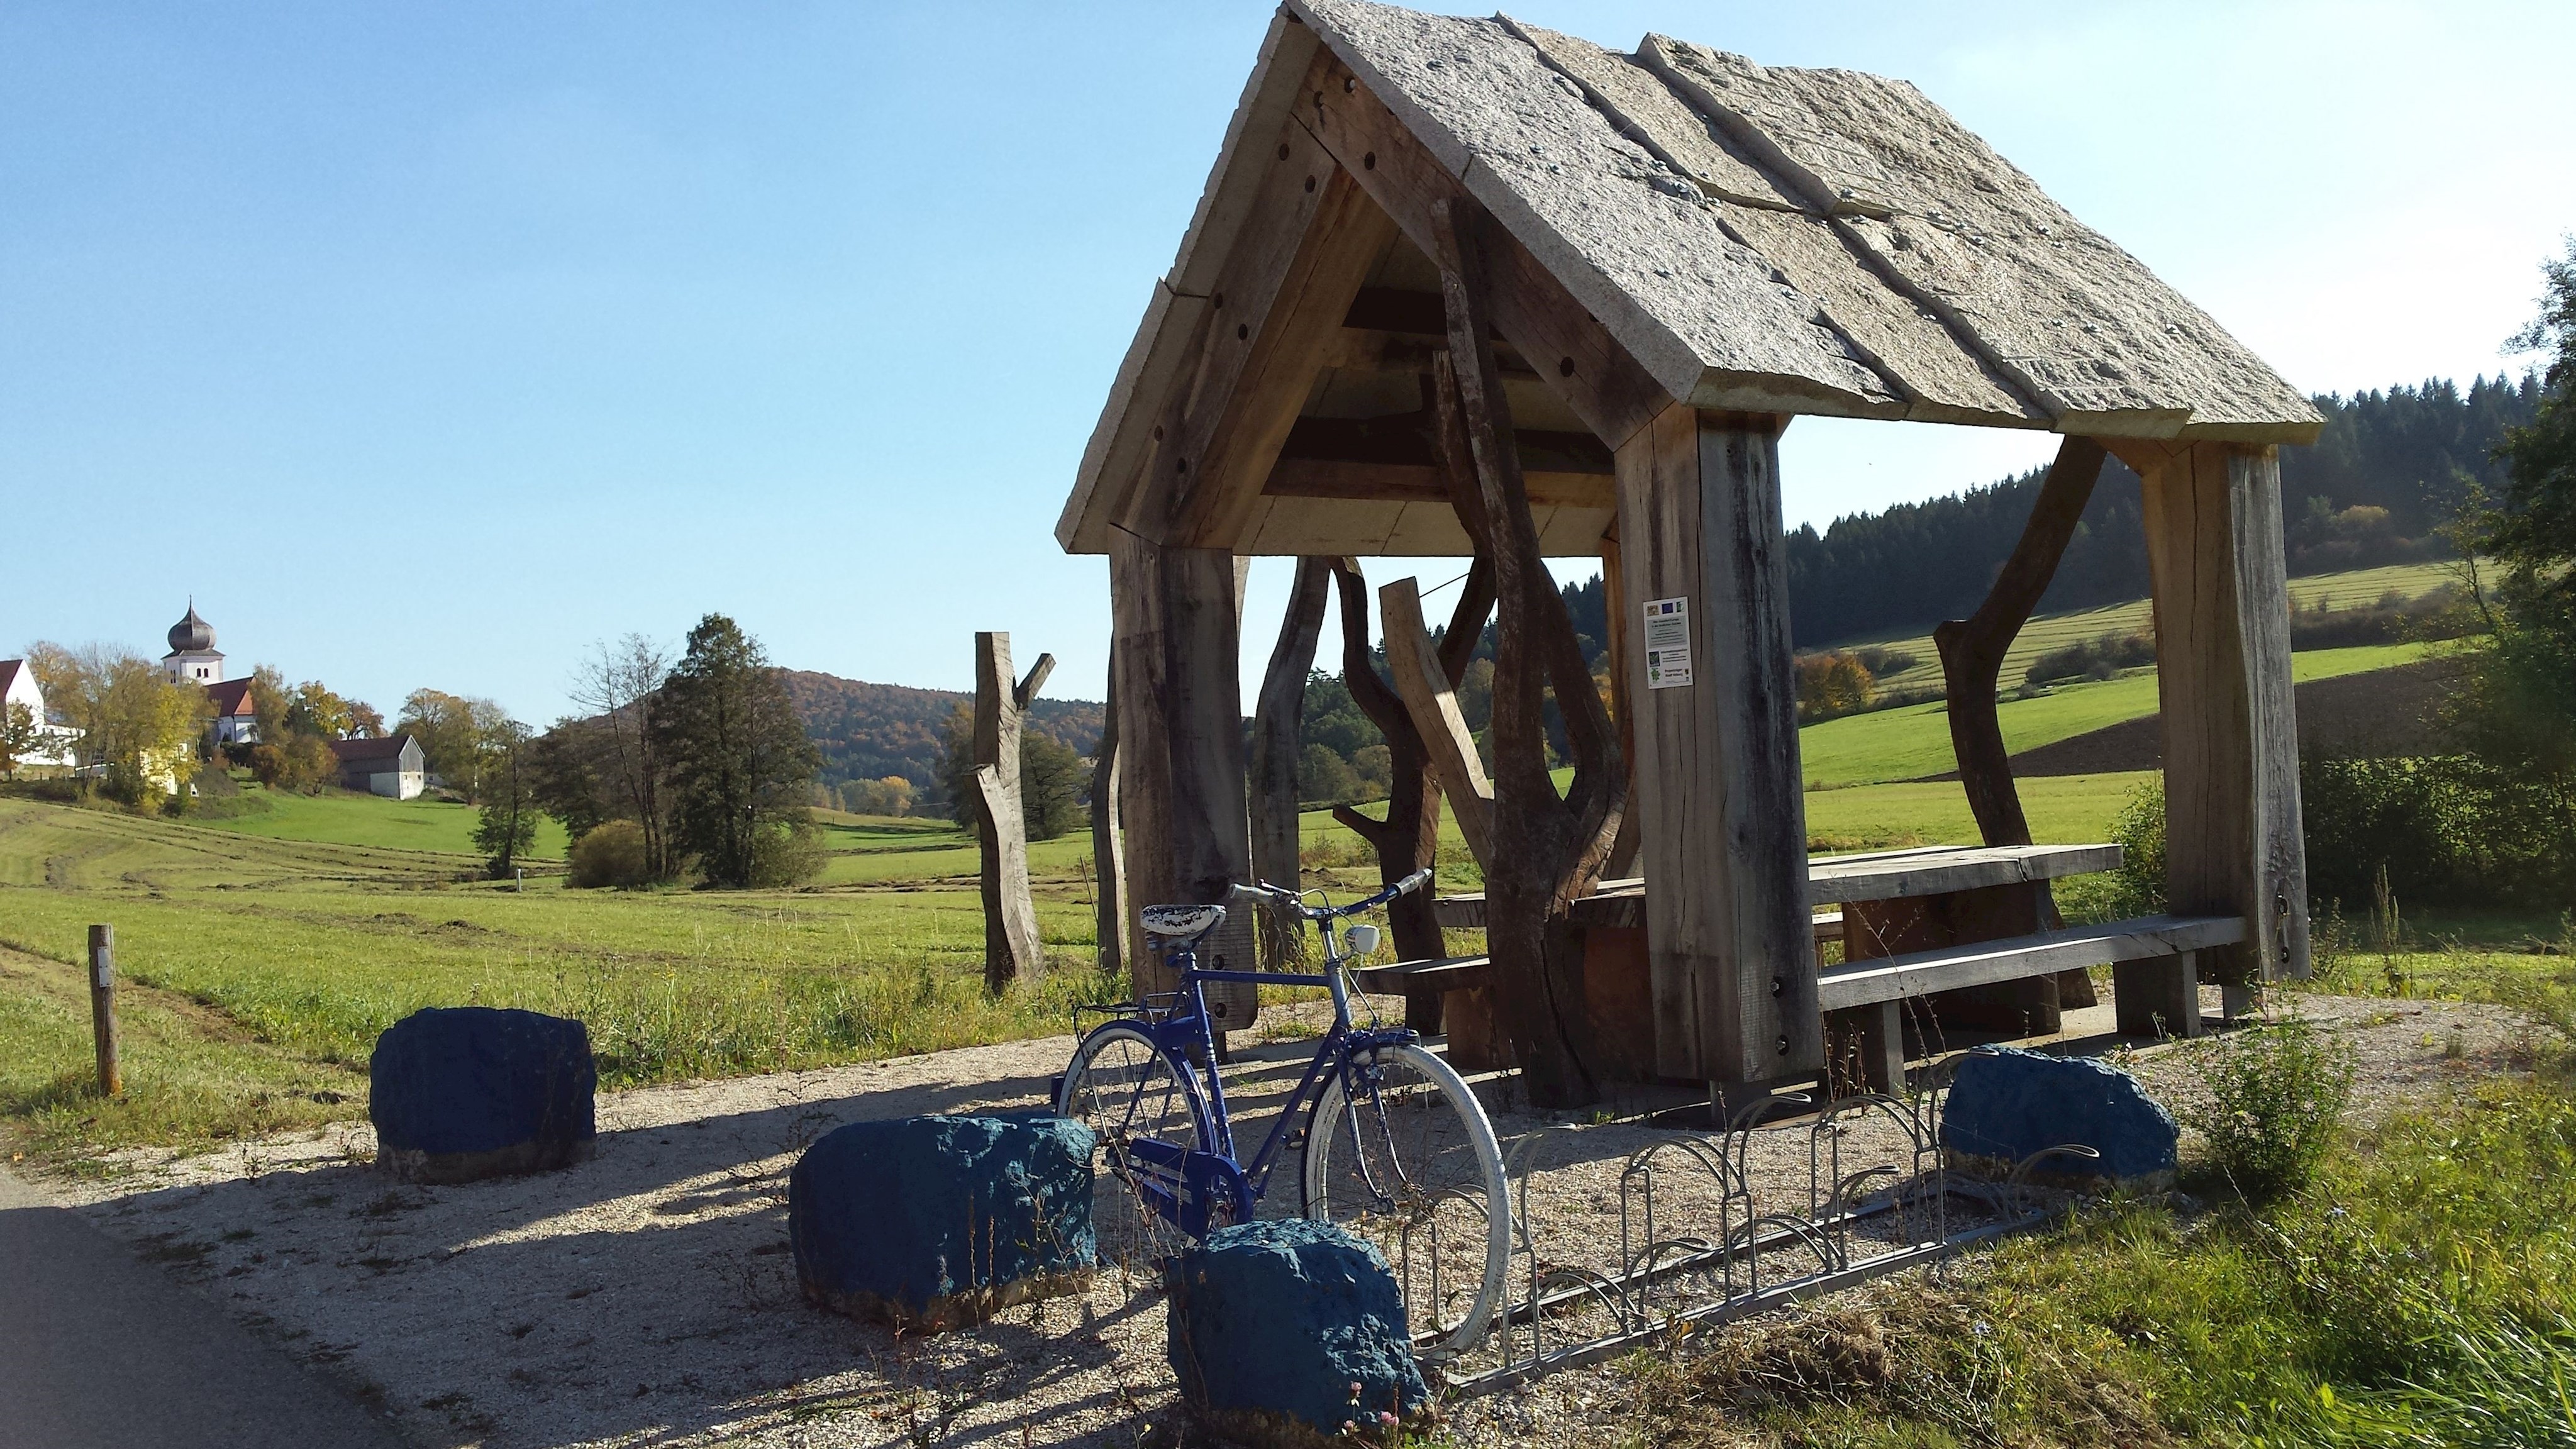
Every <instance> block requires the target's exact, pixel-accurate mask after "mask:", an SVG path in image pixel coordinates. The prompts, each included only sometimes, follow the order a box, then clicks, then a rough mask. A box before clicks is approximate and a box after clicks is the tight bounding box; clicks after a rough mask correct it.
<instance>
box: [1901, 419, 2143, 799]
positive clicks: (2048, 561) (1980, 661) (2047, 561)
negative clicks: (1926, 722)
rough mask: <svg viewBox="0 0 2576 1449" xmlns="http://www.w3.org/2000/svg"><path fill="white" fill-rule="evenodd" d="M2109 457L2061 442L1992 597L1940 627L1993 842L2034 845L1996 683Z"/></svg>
mask: <svg viewBox="0 0 2576 1449" xmlns="http://www.w3.org/2000/svg"><path fill="white" fill-rule="evenodd" d="M2104 456H2105V454H2104V453H2103V450H2102V445H2101V444H2100V443H2098V442H2096V441H2094V440H2093V439H2090V438H2069V439H2067V440H2066V441H2065V442H2064V443H2063V444H2061V445H2059V447H2058V450H2057V461H2056V462H2054V463H2052V464H2050V465H2049V469H2048V477H2047V479H2046V480H2045V481H2043V482H2042V483H2041V484H2040V489H2039V498H2038V499H2037V501H2036V502H2034V503H2033V504H2032V507H2031V512H2030V518H2029V520H2028V521H2027V522H2025V523H2024V524H2023V525H2022V532H2021V540H2020V542H2018V543H2016V544H2015V545H2014V546H2013V551H2012V557H2010V558H2008V559H2006V560H2004V566H2003V571H2002V572H2001V573H1999V574H1997V575H1995V581H1994V584H1993V585H1992V586H1991V587H1990V588H1989V589H1988V590H1987V591H1986V597H1985V601H1984V602H1983V603H1981V604H1979V605H1978V606H1977V611H1976V613H1974V614H1972V615H1970V616H1969V617H1968V618H1966V619H1953V620H1948V621H1945V622H1944V623H1942V624H1941V625H1940V626H1939V627H1937V628H1935V629H1934V630H1933V631H1932V643H1933V645H1934V646H1935V647H1936V648H1938V649H1939V650H1940V654H1941V675H1942V681H1943V683H1944V684H1945V685H1946V686H1947V688H1946V690H1945V693H1946V694H1947V695H1948V698H1949V709H1948V714H1949V721H1950V752H1951V754H1952V755H1953V756H1954V757H1956V758H1957V760H1958V762H1959V779H1960V782H1961V783H1962V785H1963V786H1964V787H1965V788H1966V790H1967V795H1968V810H1969V813H1970V814H1972V815H1974V816H1975V817H1976V819H1977V833H1978V835H1979V836H1980V837H1981V838H1983V839H1984V841H1985V842H1986V844H1988V845H2028V844H2030V822H2029V820H2028V819H2027V818H2026V817H2024V816H2023V814H2022V809H2021V795H2020V792H2018V791H2016V790H2015V789H2014V788H2013V775H2012V759H2011V756H2010V755H2009V754H2008V753H2007V752H2006V751H2005V749H2004V733H2003V725H2002V723H2001V721H1999V720H1998V719H1997V718H1996V714H1995V687H1996V685H1997V683H1998V682H1999V677H2000V676H2001V674H2002V671H2003V663H2004V653H2005V651H2007V650H2009V649H2010V648H2011V647H2012V642H2013V640H2014V639H2015V638H2016V637H2018V636H2019V635H2020V633H2021V629H2022V625H2024V624H2026V623H2028V622H2030V615H2031V611H2032V610H2033V609H2035V608H2037V607H2038V606H2039V600H2040V596H2041V595H2042V594H2045V593H2047V592H2048V585H2049V582H2050V581H2051V580H2053V579H2055V578H2056V577H2057V563H2058V560H2059V558H2061V557H2062V556H2063V555H2064V554H2065V552H2066V545H2067V542H2068V540H2070V539H2072V538H2074V536H2075V528H2076V525H2077V524H2079V523H2081V522H2082V521H2083V518H2084V505H2085V504H2086V503H2087V502H2089V501H2091V499H2092V497H2093V484H2094V482H2095V481H2096V480H2098V479H2099V478H2100V477H2101V476H2102V462H2103V458H2104Z"/></svg>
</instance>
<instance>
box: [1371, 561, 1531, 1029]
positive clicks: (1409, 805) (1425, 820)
mask: <svg viewBox="0 0 2576 1449" xmlns="http://www.w3.org/2000/svg"><path fill="white" fill-rule="evenodd" d="M1333 573H1334V576H1335V578H1336V580H1337V582H1338V584H1339V587H1340V589H1341V603H1342V609H1341V614H1342V682H1343V684H1344V686H1345V687H1347V688H1348V689H1349V690H1350V692H1351V700H1352V702H1353V703H1355V704H1357V705H1358V706H1359V707H1360V713H1362V714H1364V715H1367V716H1368V717H1369V722H1370V723H1372V724H1374V725H1376V726H1377V727H1378V732H1379V733H1380V734H1382V735H1384V736H1386V750H1387V765H1388V771H1389V776H1390V779H1389V782H1388V786H1387V800H1386V818H1385V819H1384V820H1372V819H1370V818H1369V817H1368V816H1367V815H1365V814H1363V813H1362V812H1360V811H1358V810H1356V809H1353V808H1352V807H1350V806H1348V805H1342V806H1336V807H1335V808H1334V810H1333V818H1334V819H1335V820H1338V821H1340V822H1341V823H1342V824H1344V825H1346V826H1348V827H1350V829H1351V830H1352V832H1353V833H1355V834H1357V835H1358V836H1359V837H1360V839H1362V840H1364V841H1366V842H1368V845H1369V848H1370V849H1371V850H1373V851H1375V852H1376V853H1377V872H1378V881H1379V883H1380V884H1381V885H1390V886H1391V885H1393V884H1395V883H1396V882H1397V881H1400V880H1402V879H1404V878H1405V877H1406V876H1408V875H1411V874H1413V873H1414V872H1415V871H1417V870H1426V869H1429V868H1430V867H1431V866H1432V865H1433V864H1434V863H1435V862H1436V861H1437V859H1438V854H1439V843H1440V791H1439V789H1438V788H1437V786H1436V785H1434V784H1433V782H1432V778H1431V768H1430V758H1429V753H1428V752H1427V751H1426V750H1425V749H1424V747H1423V744H1422V737H1421V736H1420V735H1419V734H1418V733H1416V732H1415V730H1414V727H1413V717H1412V716H1411V715H1410V714H1409V713H1407V712H1406V710H1405V707H1404V701H1402V700H1401V699H1398V698H1397V697H1396V693H1395V691H1394V690H1393V689H1392V688H1390V687H1389V686H1388V685H1387V682H1386V681H1385V680H1383V679H1381V678H1379V677H1378V673H1377V666H1376V664H1375V663H1374V662H1373V661H1372V660H1371V659H1370V657H1369V627H1368V580H1367V579H1365V578H1363V577H1362V576H1361V574H1360V567H1359V562H1358V560H1356V559H1337V560H1335V561H1334V564H1333ZM1493 606H1494V588H1493V566H1492V564H1491V562H1490V561H1488V560H1486V559H1482V558H1479V559H1478V560H1477V561H1476V562H1475V564H1474V565H1473V566H1472V567H1470V568H1469V569H1468V571H1467V581H1466V586H1465V588H1464V590H1463V591H1462V592H1461V593H1460V594H1459V598H1458V607H1457V609H1456V610H1455V611H1454V612H1453V613H1452V614H1451V615H1450V616H1449V632H1448V633H1447V634H1446V635H1444V636H1442V638H1441V641H1440V659H1441V670H1442V673H1443V674H1444V675H1445V676H1446V677H1447V678H1448V679H1449V681H1450V682H1451V683H1452V684H1453V685H1454V684H1455V683H1456V682H1457V681H1458V679H1459V678H1461V677H1462V676H1464V675H1465V673H1466V670H1467V661H1468V660H1469V659H1470V658H1471V657H1472V656H1473V655H1474V653H1475V648H1476V636H1477V635H1478V634H1480V633H1482V632H1484V628H1485V616H1486V615H1487V614H1489V613H1491V612H1492V610H1493ZM1386 916H1387V928H1388V931H1389V933H1390V934H1392V935H1393V937H1394V938H1395V954H1396V955H1397V957H1398V958H1399V959H1402V960H1406V961H1427V960H1432V959H1435V958H1438V957H1442V956H1446V955H1448V954H1449V951H1448V946H1447V944H1446V943H1445V942H1444V941H1443V940H1442V938H1441V932H1440V917H1439V911H1438V907H1437V905H1436V903H1435V902H1434V900H1433V898H1432V894H1431V892H1429V891H1427V890H1422V891H1415V892H1412V893H1411V894H1409V895H1402V896H1398V897H1396V899H1395V901H1394V903H1393V904H1392V905H1389V906H1388V907H1387V911H1386ZM1442 1017H1443V1010H1442V1005H1441V993H1440V991H1439V990H1438V989H1437V988H1436V987H1425V988H1419V989H1414V990H1408V991H1407V992H1405V995H1404V1024H1405V1025H1406V1026H1409V1027H1411V1028H1413V1029H1414V1030H1415V1031H1419V1032H1423V1033H1426V1034H1436V1033H1437V1032H1439V1031H1440V1029H1441V1026H1442V1024H1443V1023H1442Z"/></svg>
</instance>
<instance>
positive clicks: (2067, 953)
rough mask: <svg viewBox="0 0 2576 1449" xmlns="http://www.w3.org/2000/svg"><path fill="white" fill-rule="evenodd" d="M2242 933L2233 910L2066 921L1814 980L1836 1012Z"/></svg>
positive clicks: (2162, 952) (2170, 952) (2163, 953)
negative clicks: (2093, 922) (2063, 925)
mask: <svg viewBox="0 0 2576 1449" xmlns="http://www.w3.org/2000/svg"><path fill="white" fill-rule="evenodd" d="M2244 938H2245V922H2244V921H2243V920H2241V919H2239V918H2237V917H2234V916H2223V917H2212V916H2199V917H2194V916H2147V917H2142V918H2140V919H2137V920H2129V921H2113V922H2111V923H2110V924H2108V925H2102V926H2073V927H2069V928H2067V929H2066V930H2063V931H2044V932H2040V933H2037V934H2034V935H2029V936H2021V937H2015V938H2011V939H2007V940H2001V941H1973V942H1969V943H1968V944H1966V945H1961V946H1949V947H1944V948H1942V949H1939V950H1934V951H1916V952H1910V953H1908V954H1905V955H1902V956H1888V957H1883V958H1881V959H1878V960H1875V961H1868V962H1863V963H1858V964H1855V965H1851V966H1838V967H1835V968H1834V969H1832V970H1830V971H1827V972H1825V973H1824V974H1823V975H1822V976H1820V977H1819V978H1818V979H1817V983H1816V991H1817V999H1818V1000H1819V1002H1820V1003H1821V1004H1822V1005H1823V1006H1824V1008H1825V1009H1826V1010H1828V1011H1839V1010H1842V1009H1844V1008H1846V1007H1853V1006H1861V1005H1865V1004H1867V1003H1870V1002H1876V1001H1895V1000H1903V999H1906V998H1911V997H1921V996H1929V995H1931V994H1933V993H1935V992H1940V991H1953V990H1957V989H1959V988H1961V987H1966V986H1983V985H1987V984H1990V983H1993V982H1998V981H2015V980H2022V979H2026V978H2029V977H2034V976H2051V975H2055V974H2056V973H2058V972H2061V971H2081V970H2085V969H2088V968H2090V967H2094V966H2110V965H2113V964H2115V963H2117V962H2122V961H2139V960H2146V959H2150V958H2154V957H2171V956H2174V955H2177V954H2179V953H2182V952H2189V951H2199V950H2204V949H2207V948H2209V947H2212V946H2221V945H2225V944H2228V943H2231V942H2236V941H2241V940H2243V939H2244Z"/></svg>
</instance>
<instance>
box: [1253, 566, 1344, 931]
mask: <svg viewBox="0 0 2576 1449" xmlns="http://www.w3.org/2000/svg"><path fill="white" fill-rule="evenodd" d="M1332 583H1333V561H1332V560H1331V559H1329V558H1301V559H1299V560H1297V577H1296V580H1295V582H1293V583H1292V584H1290V585H1289V589H1288V612H1287V614H1286V616H1285V617H1283V618H1282V619H1281V620H1280V621H1279V642H1278V643H1277V644H1276V645H1274V646H1273V647H1272V649H1271V651H1270V668H1269V670H1268V672H1267V673H1265V674H1264V675H1263V676H1262V678H1261V699H1260V703H1259V704H1258V705H1257V706H1256V707H1255V709H1254V711H1253V716H1252V877H1253V879H1255V880H1258V881H1263V882H1267V883H1268V884H1271V885H1278V886H1286V887H1288V888H1289V889H1290V890H1295V889H1297V888H1298V879H1299V869H1298V864H1297V757H1298V749H1297V735H1298V724H1299V722H1300V720H1301V719H1302V718H1303V717H1304V714H1305V710H1306V676H1307V674H1308V673H1309V672H1311V671H1312V670H1313V669H1314V667H1315V644H1316V641H1317V639H1318V638H1319V637H1320V636H1321V635H1322V633H1323V630H1324V601H1325V597H1326V595H1327V594H1328V593H1329V592H1330V590H1331V588H1332ZM1304 929H1305V923H1304V922H1303V921H1300V920H1298V919H1297V917H1296V916H1295V914H1294V913H1292V912H1290V911H1288V910H1286V909H1285V908H1284V907H1282V908H1278V909H1274V910H1272V911H1271V912H1270V944H1269V947H1268V949H1267V950H1265V951H1264V952H1263V953H1262V954H1263V958H1264V960H1265V961H1266V963H1267V964H1268V966H1269V969H1272V970H1278V969H1282V968H1284V967H1285V965H1286V964H1287V962H1288V961H1289V960H1290V959H1291V957H1292V955H1293V953H1294V952H1295V951H1296V950H1297V949H1298V939H1297V938H1298V934H1299V933H1300V932H1302V931H1303V930H1304Z"/></svg>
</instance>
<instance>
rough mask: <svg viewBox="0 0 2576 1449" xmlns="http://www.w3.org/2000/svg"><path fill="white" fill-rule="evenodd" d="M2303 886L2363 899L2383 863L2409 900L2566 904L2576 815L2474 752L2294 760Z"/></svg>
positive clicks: (2575, 867)
mask: <svg viewBox="0 0 2576 1449" xmlns="http://www.w3.org/2000/svg"><path fill="white" fill-rule="evenodd" d="M2299 794H2300V803H2301V810H2302V814H2303V816H2304V820H2305V824H2306V827H2307V843H2308V894H2309V896H2310V897H2311V898H2312V899H2316V900H2347V901H2358V900H2366V899H2368V898H2369V897H2370V895H2371V892H2372V889H2373V885H2374V882H2375V881H2376V880H2377V878H2378V877H2379V875H2380V874H2381V873H2382V872H2383V871H2384V872H2385V873H2386V874H2387V877H2388V881H2389V884H2390V887H2391V888H2392V889H2394V890H2395V891H2396V893H2397V894H2398V895H2399V896H2400V897H2402V898H2405V899H2408V900H2419V901H2421V900H2438V901H2441V902H2443V903H2445V904H2449V905H2532V906H2558V905H2563V904H2564V903H2565V902H2566V901H2567V900H2568V899H2569V898H2570V894H2571V892H2576V817H2571V814H2570V812H2569V810H2568V809H2567V807H2566V806H2565V805H2564V804H2563V803H2561V802H2558V801H2556V800H2554V799H2553V798H2552V792H2551V791H2550V790H2549V789H2548V788H2547V785H2546V782H2543V781H2538V780H2534V779H2531V778H2529V777H2528V776H2527V775H2519V774H2516V773H2515V772H2513V771H2510V770H2505V769H2500V768H2497V767H2495V766H2493V765H2490V764H2487V763H2486V762H2484V761H2481V760H2479V759H2476V758H2474V757H2472V756H2467V755H2440V756H2433V757H2429V758H2424V759H2411V760H2403V759H2383V760H2354V759H2343V758H2339V757H2314V758H2307V759H2302V760H2301V761H2300V762H2299Z"/></svg>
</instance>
